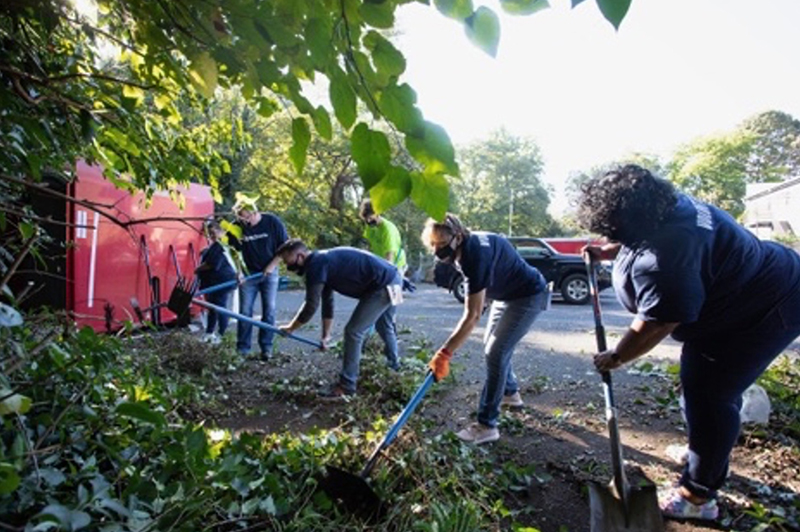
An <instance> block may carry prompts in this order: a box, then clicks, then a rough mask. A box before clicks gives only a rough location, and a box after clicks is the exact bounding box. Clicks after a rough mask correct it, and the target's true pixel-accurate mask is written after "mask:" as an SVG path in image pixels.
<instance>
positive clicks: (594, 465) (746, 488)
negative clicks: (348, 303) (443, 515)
mask: <svg viewBox="0 0 800 532" xmlns="http://www.w3.org/2000/svg"><path fill="white" fill-rule="evenodd" d="M283 315H284V316H288V315H291V313H290V312H289V311H286V312H284V313H283ZM590 319H591V318H589V320H590ZM279 321H281V316H280V315H279ZM404 321H405V322H406V323H409V322H411V321H413V320H412V319H411V317H410V315H408V314H407V315H406V316H405V317H404V316H402V315H400V316H398V322H399V324H400V330H401V332H402V333H403V334H401V335H400V338H401V347H402V348H403V351H404V353H406V354H407V355H408V354H409V353H411V352H413V351H414V350H415V349H418V348H420V347H430V346H431V345H433V344H436V342H438V341H439V339H438V338H436V337H437V334H438V335H439V336H441V335H442V334H446V332H447V330H449V328H451V327H452V325H454V323H455V322H454V321H453V322H450V323H448V324H447V327H442V328H441V331H439V332H436V331H437V330H438V329H437V328H436V327H428V328H422V327H416V326H413V327H407V326H404V325H403V323H404ZM587 323H590V322H588V321H587V322H581V323H577V324H574V330H573V331H572V333H574V334H578V335H579V336H578V337H577V338H578V339H577V340H576V339H575V338H572V337H571V336H569V334H570V333H569V331H566V330H565V331H563V332H560V333H559V332H558V331H555V332H551V333H550V334H547V333H545V332H542V333H541V334H540V335H539V336H540V338H539V342H540V343H539V344H537V345H521V346H520V350H519V352H517V353H516V355H515V361H516V360H519V361H522V360H525V361H527V364H521V363H517V364H516V366H515V367H516V368H517V371H516V373H517V374H518V376H519V378H520V382H521V393H522V395H523V398H524V400H525V403H526V404H525V406H524V407H523V408H520V409H517V410H513V411H506V412H504V414H503V416H502V419H501V423H500V430H501V434H502V438H501V439H500V441H498V442H496V443H493V444H489V445H488V446H486V447H487V449H488V452H491V453H496V455H497V458H498V461H500V462H503V461H513V462H514V463H516V464H519V465H524V466H531V465H532V466H533V471H534V472H535V474H534V475H533V479H532V481H531V482H530V483H529V485H528V486H527V488H526V489H520V490H516V491H513V492H510V493H509V494H508V500H507V505H508V506H509V507H510V508H512V509H513V508H525V509H527V510H528V511H529V513H527V514H525V515H526V517H525V521H526V522H527V521H530V522H529V523H527V524H528V525H529V526H534V527H537V528H539V529H540V530H541V531H542V532H584V531H588V530H589V523H590V514H589V503H588V495H587V491H586V485H587V482H588V481H590V480H594V481H598V482H607V481H608V480H609V479H610V476H611V474H610V469H609V467H610V466H609V461H610V452H609V442H608V438H607V428H606V424H605V417H604V411H603V397H602V391H601V386H600V379H599V376H598V375H597V374H596V373H595V372H593V371H592V370H591V367H590V365H589V363H588V362H587V361H586V360H580V359H575V360H572V359H567V358H563V359H562V358H552V357H553V356H555V355H557V353H558V351H559V350H561V349H572V350H576V351H578V352H580V351H590V350H591V344H592V342H593V336H592V334H591V327H587ZM341 325H342V324H341V323H339V324H338V326H339V327H341ZM611 329H612V330H611V333H610V335H611V336H612V337H613V336H614V334H615V333H614V331H613V326H612V327H611ZM422 331H424V332H422ZM442 331H444V332H442ZM576 331H577V332H576ZM305 333H306V335H307V336H309V337H315V336H316V335H317V334H318V333H317V332H315V331H313V329H312V330H311V331H305ZM478 334H479V333H476V334H475V335H474V336H476V339H474V341H473V343H474V342H475V341H479V338H477V335H478ZM559 336H560V337H561V339H560V342H561V343H564V342H567V343H568V344H569V345H561V344H559V340H557V339H555V338H556V337H559ZM370 341H371V342H373V343H375V344H376V345H374V346H373V349H372V350H371V353H372V355H371V356H373V357H378V355H377V353H378V352H379V345H378V342H379V340H378V339H377V338H373V339H372V340H370ZM610 341H613V338H610ZM229 342H230V340H229ZM576 344H578V345H576ZM436 345H438V344H436ZM477 345H478V344H475V345H472V346H471V347H469V348H465V353H464V354H463V355H462V358H459V360H457V361H456V363H455V364H454V367H453V372H452V377H451V378H450V379H451V380H450V382H448V383H447V384H446V385H443V386H441V389H437V390H436V393H435V394H432V396H431V397H429V398H426V400H425V401H423V403H422V404H421V405H420V407H419V409H418V411H417V413H415V414H414V415H415V416H424V418H425V419H426V420H427V421H428V423H426V424H425V425H424V426H425V427H426V430H427V431H429V432H431V433H433V434H436V433H442V432H446V431H452V430H458V429H459V428H460V427H461V426H463V425H465V424H466V423H468V422H470V421H471V420H472V418H473V417H474V410H475V406H476V404H477V398H478V394H479V393H480V389H481V385H482V360H481V354H480V350H479V348H478V347H476V346H477ZM672 349H673V350H674V346H673V348H672ZM584 358H585V357H584ZM554 360H559V361H562V362H558V363H557V365H558V367H557V368H554V367H553V364H554V362H553V361H554ZM653 362H654V364H653V367H652V368H651V367H649V366H650V365H648V366H645V367H640V368H639V370H633V371H627V372H624V373H619V372H618V373H619V374H617V373H615V379H616V382H615V394H616V397H617V403H618V408H619V414H618V416H619V425H620V430H621V438H622V442H623V444H624V453H625V460H626V466H627V468H626V469H627V471H628V474H629V475H630V476H631V478H632V479H633V481H634V482H635V481H636V480H637V478H641V477H642V476H644V477H646V478H647V479H650V480H651V481H653V482H655V483H657V484H663V483H666V482H670V481H673V480H675V479H677V476H678V474H679V472H680V466H679V464H678V463H677V462H676V461H675V460H674V459H673V458H671V457H670V456H669V453H668V452H667V449H668V448H669V447H670V446H680V445H682V444H684V443H685V432H684V430H685V429H684V425H683V421H682V418H681V413H680V410H679V408H678V407H677V402H676V400H675V399H676V392H677V391H676V390H675V388H674V379H673V378H671V377H669V376H668V375H667V374H666V373H665V372H664V371H660V369H663V367H665V366H659V359H658V357H655V358H654V360H653ZM368 363H369V361H366V362H365V365H366V364H368ZM373 363H377V362H373ZM340 365H341V361H340V359H338V358H337V357H336V355H335V354H333V353H330V352H328V353H321V352H318V351H314V350H312V349H311V348H307V347H303V346H301V345H300V344H293V343H289V342H285V341H284V342H283V343H281V344H280V346H279V352H278V354H277V355H276V356H275V357H274V359H273V360H272V361H270V362H260V361H255V360H251V361H248V362H246V363H245V364H244V365H243V366H242V367H241V368H239V369H238V370H237V371H235V372H232V373H230V374H229V375H227V376H225V377H224V378H223V379H222V380H221V382H220V383H219V384H220V386H221V387H222V388H223V389H224V390H225V392H226V394H227V400H226V401H225V403H224V408H222V409H221V411H219V412H216V413H215V416H214V417H215V421H216V422H217V423H218V424H220V425H221V426H224V427H227V428H230V429H233V430H250V431H259V432H275V431H297V432H302V431H305V430H308V429H310V428H313V427H320V428H331V427H335V426H339V425H341V424H343V423H346V422H347V421H346V420H345V419H343V417H342V408H341V405H340V404H336V403H325V402H320V401H318V400H316V399H315V395H314V391H315V390H316V389H318V388H320V387H323V386H325V385H327V384H328V383H330V382H331V379H332V378H333V376H335V375H336V373H337V372H338V370H339V369H340ZM520 367H522V370H521V369H520ZM545 367H546V368H547V370H544V369H543V368H545ZM642 369H644V370H648V369H652V370H653V371H641V370H642ZM523 373H524V374H523ZM437 386H439V385H437ZM354 400H355V401H368V400H369V394H368V393H366V392H365V393H364V394H363V395H361V396H359V397H357V398H356V399H354ZM798 494H800V452H799V451H798V449H797V447H796V444H795V443H794V442H793V441H792V440H789V439H786V438H784V441H782V439H781V438H780V437H775V435H774V434H773V431H770V430H769V428H767V429H759V428H751V429H748V430H746V431H745V432H744V433H743V435H742V437H741V439H740V442H739V445H737V447H736V448H735V450H734V453H733V456H732V467H731V476H730V479H729V482H728V484H727V486H726V487H725V488H724V490H723V491H722V492H721V496H720V505H721V510H722V511H721V516H720V519H719V520H718V521H717V522H716V523H712V524H698V523H694V522H676V521H666V523H665V529H666V531H667V532H700V531H707V530H737V531H750V530H776V531H783V530H800V529H799V528H798V527H797V520H798V514H800V497H799V496H798ZM754 503H756V504H757V506H755V507H754V506H753V505H754ZM762 507H763V508H769V509H775V508H778V509H779V511H783V512H784V513H785V516H786V519H781V520H774V521H775V522H774V523H773V524H772V525H767V524H765V523H766V522H767V519H766V518H763V517H762V518H756V517H754V515H757V514H758V513H759V508H762ZM758 527H760V528H758Z"/></svg>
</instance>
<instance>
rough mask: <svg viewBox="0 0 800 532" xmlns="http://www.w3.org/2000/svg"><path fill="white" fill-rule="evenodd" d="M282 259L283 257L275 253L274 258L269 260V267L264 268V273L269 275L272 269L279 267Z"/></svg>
mask: <svg viewBox="0 0 800 532" xmlns="http://www.w3.org/2000/svg"><path fill="white" fill-rule="evenodd" d="M280 261H281V258H280V257H279V256H278V255H275V256H274V257H272V260H271V261H269V264H267V267H266V268H264V275H269V274H271V273H272V271H273V270H274V269H275V268H277V267H278V263H279V262H280Z"/></svg>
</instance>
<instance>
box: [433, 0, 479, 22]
mask: <svg viewBox="0 0 800 532" xmlns="http://www.w3.org/2000/svg"><path fill="white" fill-rule="evenodd" d="M433 5H435V6H436V9H438V10H439V12H440V13H441V14H442V15H444V16H446V17H450V18H454V19H456V20H462V21H463V20H466V19H467V18H469V17H470V16H471V15H472V9H473V8H472V0H433Z"/></svg>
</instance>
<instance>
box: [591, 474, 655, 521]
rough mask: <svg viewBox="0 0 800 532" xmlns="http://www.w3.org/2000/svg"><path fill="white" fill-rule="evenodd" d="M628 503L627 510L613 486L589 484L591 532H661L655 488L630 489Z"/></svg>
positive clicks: (650, 486) (651, 486)
mask: <svg viewBox="0 0 800 532" xmlns="http://www.w3.org/2000/svg"><path fill="white" fill-rule="evenodd" d="M627 503H628V504H627V506H628V507H627V509H626V508H625V505H624V504H623V503H622V499H620V498H618V497H617V494H616V490H615V489H614V486H613V484H612V485H607V486H604V485H602V484H599V483H597V482H590V483H589V508H590V511H591V532H663V530H664V521H663V519H662V517H661V510H660V509H659V507H658V497H657V496H656V487H655V486H653V485H649V486H643V487H631V488H630V490H629V491H628V497H627ZM626 510H627V511H626Z"/></svg>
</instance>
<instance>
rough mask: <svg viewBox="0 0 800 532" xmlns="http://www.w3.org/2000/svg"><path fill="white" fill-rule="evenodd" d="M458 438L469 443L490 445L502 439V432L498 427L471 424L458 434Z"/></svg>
mask: <svg viewBox="0 0 800 532" xmlns="http://www.w3.org/2000/svg"><path fill="white" fill-rule="evenodd" d="M456 437H457V438H458V439H459V440H461V441H463V442H467V443H474V444H475V445H480V444H482V443H489V442H493V441H497V440H499V439H500V431H499V430H497V427H487V426H486V425H481V424H480V423H471V424H469V425H467V427H466V428H464V429H461V430H460V431H458V432H456Z"/></svg>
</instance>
